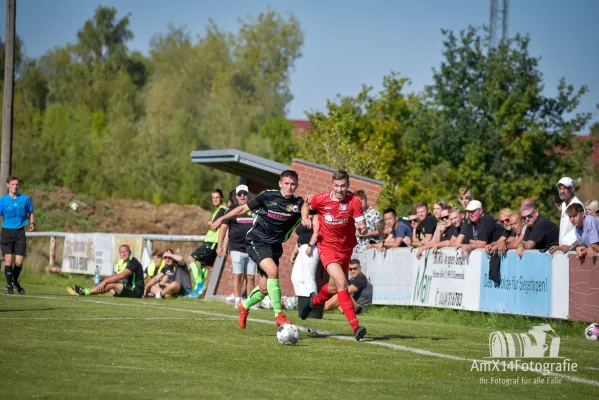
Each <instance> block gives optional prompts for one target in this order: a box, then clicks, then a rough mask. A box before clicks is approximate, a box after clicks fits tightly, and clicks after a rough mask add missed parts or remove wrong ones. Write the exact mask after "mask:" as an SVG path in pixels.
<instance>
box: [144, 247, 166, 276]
mask: <svg viewBox="0 0 599 400" xmlns="http://www.w3.org/2000/svg"><path fill="white" fill-rule="evenodd" d="M165 265H166V262H165V261H164V259H163V258H162V252H161V251H158V250H154V251H153V252H152V261H150V263H149V264H148V266H147V267H146V270H145V271H144V279H145V278H150V279H152V278H153V277H154V276H156V274H157V273H159V272H160V271H162V268H164V266H165Z"/></svg>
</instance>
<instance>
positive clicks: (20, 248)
mask: <svg viewBox="0 0 599 400" xmlns="http://www.w3.org/2000/svg"><path fill="white" fill-rule="evenodd" d="M26 251H27V238H26V237H25V230H23V229H20V230H18V231H15V253H14V254H15V266H14V267H13V271H12V285H13V287H14V288H15V289H17V292H19V293H20V294H25V289H23V288H22V287H21V284H20V281H19V275H21V271H22V270H23V259H24V258H25V253H26Z"/></svg>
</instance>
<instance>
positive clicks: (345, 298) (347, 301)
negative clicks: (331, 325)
mask: <svg viewBox="0 0 599 400" xmlns="http://www.w3.org/2000/svg"><path fill="white" fill-rule="evenodd" d="M319 294H320V293H319ZM337 299H339V305H340V306H341V308H342V309H343V314H345V318H347V321H348V322H349V324H350V325H351V330H352V331H355V330H356V328H357V327H358V326H360V323H359V322H358V317H356V313H355V311H354V302H353V301H352V300H351V297H350V296H349V292H348V291H347V289H346V290H341V291H339V292H337Z"/></svg>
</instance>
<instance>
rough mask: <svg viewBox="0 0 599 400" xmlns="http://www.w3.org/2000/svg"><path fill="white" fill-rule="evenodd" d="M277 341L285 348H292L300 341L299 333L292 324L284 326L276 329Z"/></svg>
mask: <svg viewBox="0 0 599 400" xmlns="http://www.w3.org/2000/svg"><path fill="white" fill-rule="evenodd" d="M277 339H278V340H279V343H281V344H282V345H285V346H293V345H295V344H296V343H297V342H298V341H299V340H300V331H299V329H297V326H295V325H293V324H284V325H281V326H279V328H278V329H277Z"/></svg>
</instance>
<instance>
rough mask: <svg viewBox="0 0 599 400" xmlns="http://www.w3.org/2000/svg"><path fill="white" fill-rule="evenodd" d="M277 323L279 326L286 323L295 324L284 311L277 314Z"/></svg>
mask: <svg viewBox="0 0 599 400" xmlns="http://www.w3.org/2000/svg"><path fill="white" fill-rule="evenodd" d="M275 323H276V324H277V326H281V325H285V324H292V325H293V322H291V321H290V320H289V318H287V316H286V315H285V314H283V312H280V313H279V315H277V318H276V319H275Z"/></svg>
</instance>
